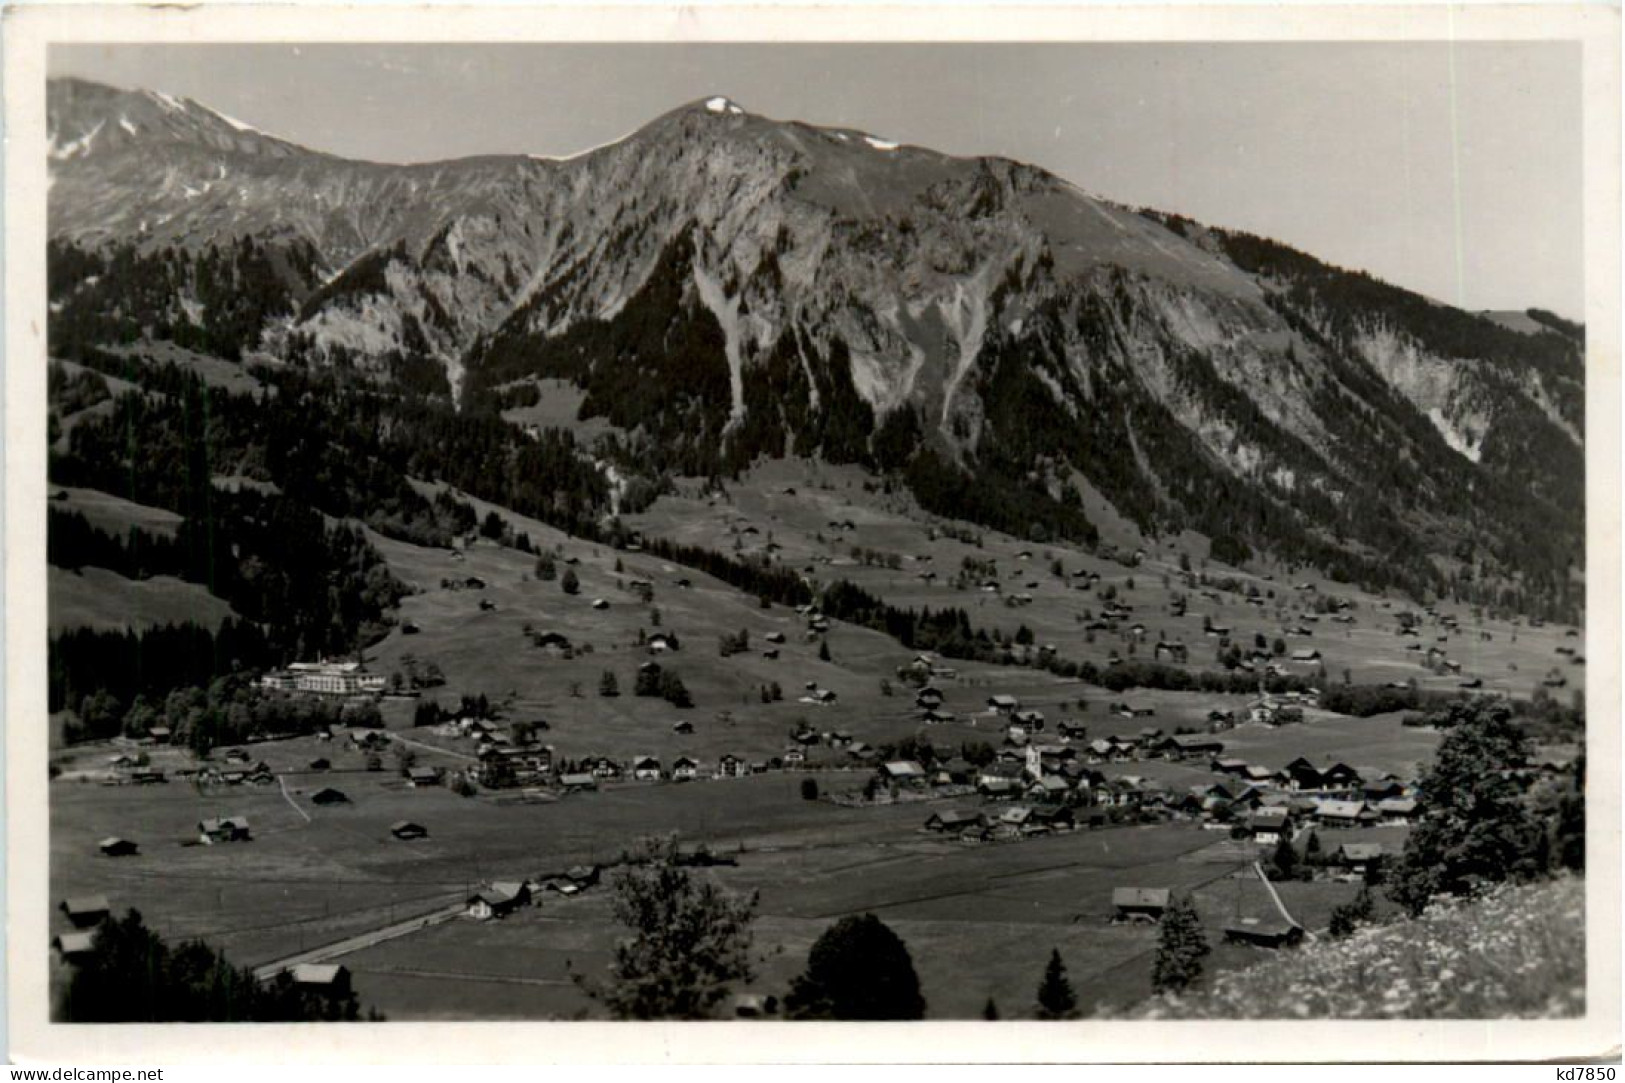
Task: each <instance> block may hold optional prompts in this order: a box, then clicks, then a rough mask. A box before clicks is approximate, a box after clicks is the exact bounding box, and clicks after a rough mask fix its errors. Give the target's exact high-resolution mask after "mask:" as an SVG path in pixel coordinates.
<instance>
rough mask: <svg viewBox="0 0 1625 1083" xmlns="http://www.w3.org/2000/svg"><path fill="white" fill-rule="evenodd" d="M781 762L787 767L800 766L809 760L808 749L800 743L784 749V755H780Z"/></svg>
mask: <svg viewBox="0 0 1625 1083" xmlns="http://www.w3.org/2000/svg"><path fill="white" fill-rule="evenodd" d="M779 762H780V763H781V764H783V765H785V766H786V767H788V766H792V765H794V766H800V765H801V764H804V763H806V762H807V750H806V749H805V748H802V747H801V746H799V745H794V746H791V747H790V748H787V749H785V750H784V755H783V756H781V757H779Z"/></svg>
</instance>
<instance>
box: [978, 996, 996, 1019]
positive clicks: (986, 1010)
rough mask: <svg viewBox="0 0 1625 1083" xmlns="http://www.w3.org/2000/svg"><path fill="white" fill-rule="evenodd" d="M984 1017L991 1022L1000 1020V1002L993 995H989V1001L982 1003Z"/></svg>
mask: <svg viewBox="0 0 1625 1083" xmlns="http://www.w3.org/2000/svg"><path fill="white" fill-rule="evenodd" d="M982 1018H983V1019H986V1020H987V1021H988V1022H989V1023H997V1022H998V1021H999V1005H998V1002H997V1001H995V1000H994V999H993V998H992V997H988V998H987V1003H986V1004H983V1005H982Z"/></svg>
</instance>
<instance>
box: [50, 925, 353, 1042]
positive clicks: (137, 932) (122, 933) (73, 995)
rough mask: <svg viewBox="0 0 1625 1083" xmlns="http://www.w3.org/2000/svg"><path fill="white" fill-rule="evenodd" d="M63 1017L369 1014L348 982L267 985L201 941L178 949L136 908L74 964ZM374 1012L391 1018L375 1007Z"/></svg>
mask: <svg viewBox="0 0 1625 1083" xmlns="http://www.w3.org/2000/svg"><path fill="white" fill-rule="evenodd" d="M56 1017H57V1018H58V1020H59V1021H61V1022H65V1023H294V1022H345V1021H354V1020H359V1019H360V1018H361V1017H362V1016H361V1009H360V1005H359V1004H358V1002H357V1000H356V995H355V991H354V990H353V989H351V988H350V986H349V984H348V982H347V981H346V980H341V982H340V983H339V985H337V986H335V987H334V988H333V989H331V990H328V991H326V992H315V991H312V990H309V989H304V988H301V987H300V986H298V985H296V984H295V983H294V981H293V978H292V977H291V976H290V975H289V974H287V973H283V974H279V975H277V977H276V978H275V979H274V980H272V981H269V982H265V983H261V982H259V981H257V980H256V979H255V977H254V973H253V971H251V970H248V969H238V968H237V967H234V966H232V965H231V963H230V962H229V961H228V960H227V959H226V957H225V956H224V955H222V954H220V953H219V952H217V951H215V950H214V949H213V948H211V947H209V946H208V945H207V944H204V943H202V942H201V941H196V940H193V941H189V942H187V943H185V944H182V945H180V946H179V947H171V946H170V945H168V944H166V943H164V941H163V940H162V939H161V938H160V937H159V936H158V934H157V933H155V932H153V931H152V930H151V929H149V928H147V926H146V924H145V922H143V921H142V919H141V914H140V913H139V912H138V911H135V910H131V911H129V912H127V913H126V914H125V916H124V917H122V918H113V919H111V920H109V921H108V922H107V923H106V924H104V925H103V926H102V927H101V928H100V929H99V930H98V931H97V933H96V939H95V946H94V948H93V949H92V950H91V952H90V955H89V956H88V957H87V958H85V959H84V960H83V961H81V962H79V963H77V964H75V966H74V969H73V976H72V977H71V978H70V979H69V981H68V984H67V988H66V989H65V990H64V991H63V993H62V995H61V998H60V999H59V1001H58V1003H57V1007H56ZM368 1018H369V1019H372V1020H378V1019H382V1018H383V1017H382V1016H380V1015H379V1014H378V1013H377V1012H372V1013H370V1014H369V1016H368Z"/></svg>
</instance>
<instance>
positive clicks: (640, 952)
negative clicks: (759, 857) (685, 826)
mask: <svg viewBox="0 0 1625 1083" xmlns="http://www.w3.org/2000/svg"><path fill="white" fill-rule="evenodd" d="M613 891H614V900H613V908H614V914H615V918H616V920H617V921H619V922H620V923H621V924H623V925H625V926H626V927H627V928H628V929H629V930H631V932H632V935H631V936H630V937H629V938H627V939H624V940H622V941H621V942H620V943H619V944H617V945H616V947H615V958H614V961H613V962H612V963H611V964H610V973H609V977H608V979H607V980H606V981H605V982H603V983H602V984H600V983H596V982H590V981H587V980H581V985H582V988H583V989H584V990H585V991H586V992H587V994H588V995H589V996H591V997H593V998H594V999H595V1000H597V1001H598V1002H599V1003H601V1004H603V1005H604V1006H605V1007H606V1008H608V1009H609V1010H610V1012H611V1013H613V1014H614V1015H615V1017H616V1018H618V1019H639V1020H648V1019H707V1018H710V1016H711V1015H712V1013H713V1011H714V1010H715V1009H716V1006H717V1005H718V1004H719V1003H720V1002H721V1001H722V1000H723V999H725V998H726V997H727V996H728V994H729V992H730V991H731V988H732V986H733V984H734V983H735V982H748V981H750V980H751V979H752V977H753V971H752V958H751V922H752V921H753V920H754V919H755V916H756V895H755V894H754V893H753V894H751V895H748V896H741V895H737V894H735V893H733V892H730V891H727V890H725V889H723V888H722V887H720V886H718V885H717V884H715V883H712V882H710V881H708V880H698V879H696V878H695V877H693V876H691V875H690V873H689V871H688V870H687V869H686V868H682V867H680V866H679V865H678V864H677V839H676V836H666V837H663V838H657V839H648V840H645V841H644V842H643V843H642V846H641V850H640V852H639V853H638V854H637V855H635V856H634V859H633V863H632V864H631V865H630V866H629V867H628V868H627V869H626V870H625V871H624V872H622V873H621V874H620V875H618V876H617V877H616V878H615V881H614V884H613Z"/></svg>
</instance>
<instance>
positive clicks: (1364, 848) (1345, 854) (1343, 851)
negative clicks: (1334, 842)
mask: <svg viewBox="0 0 1625 1083" xmlns="http://www.w3.org/2000/svg"><path fill="white" fill-rule="evenodd" d="M1382 855H1383V850H1382V843H1380V842H1345V843H1344V844H1343V845H1341V846H1339V847H1338V848H1337V849H1336V850H1335V851H1334V852H1333V853H1332V859H1333V860H1334V861H1336V862H1337V863H1338V864H1339V865H1341V866H1343V867H1344V868H1345V869H1351V870H1353V871H1354V872H1364V871H1365V870H1366V867H1367V866H1369V865H1370V864H1371V863H1372V862H1373V861H1380V860H1382Z"/></svg>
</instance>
